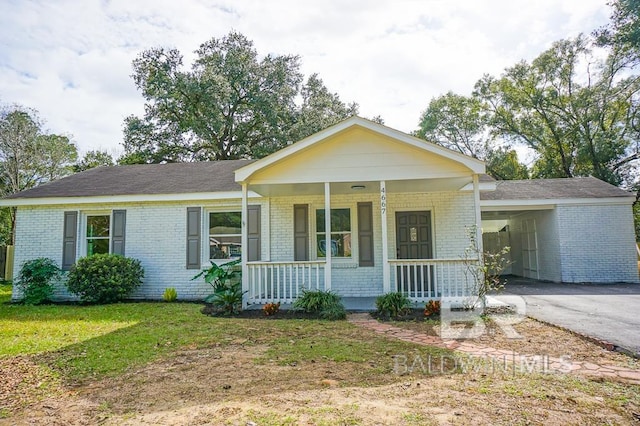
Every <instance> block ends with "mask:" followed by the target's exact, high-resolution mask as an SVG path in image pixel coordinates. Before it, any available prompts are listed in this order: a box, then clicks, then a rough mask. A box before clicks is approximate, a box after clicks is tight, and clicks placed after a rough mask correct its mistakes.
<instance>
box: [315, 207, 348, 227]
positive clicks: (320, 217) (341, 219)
mask: <svg viewBox="0 0 640 426" xmlns="http://www.w3.org/2000/svg"><path fill="white" fill-rule="evenodd" d="M331 230H332V231H336V232H349V231H351V210H350V209H331ZM316 232H325V229H324V210H316Z"/></svg>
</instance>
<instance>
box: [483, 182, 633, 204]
mask: <svg viewBox="0 0 640 426" xmlns="http://www.w3.org/2000/svg"><path fill="white" fill-rule="evenodd" d="M495 185H496V189H495V191H488V192H482V193H480V199H481V200H496V201H500V200H523V201H524V200H563V199H590V198H592V199H602V198H628V197H634V195H633V194H631V193H629V192H627V191H624V190H622V189H620V188H618V187H616V186H613V185H611V184H609V183H607V182H604V181H601V180H600V179H596V178H594V177H577V178H558V179H527V180H497V181H495Z"/></svg>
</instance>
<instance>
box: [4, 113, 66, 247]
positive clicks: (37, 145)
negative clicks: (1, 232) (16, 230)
mask: <svg viewBox="0 0 640 426" xmlns="http://www.w3.org/2000/svg"><path fill="white" fill-rule="evenodd" d="M43 127H44V125H43V122H42V121H41V119H40V118H39V116H38V113H37V112H36V111H34V110H29V109H26V108H23V107H20V106H13V107H4V108H2V110H0V195H1V196H6V195H10V194H14V193H16V192H19V191H23V190H25V189H29V188H33V187H34V186H37V185H40V184H42V183H45V182H49V181H52V180H55V179H59V178H61V177H63V176H66V175H68V174H71V173H72V171H73V169H72V167H73V163H74V162H75V161H76V160H77V155H78V154H77V150H76V147H75V145H74V144H73V143H71V142H70V141H69V138H68V137H66V136H60V135H55V134H49V133H46V132H45V131H44V129H43ZM3 216H5V217H6V216H7V215H3ZM8 217H9V218H10V222H11V226H10V229H12V230H13V224H14V222H15V214H14V211H13V210H10V211H9V214H8ZM12 234H13V233H11V235H12ZM12 238H13V237H12V236H11V237H8V240H9V241H6V242H7V243H12V241H13V240H12Z"/></svg>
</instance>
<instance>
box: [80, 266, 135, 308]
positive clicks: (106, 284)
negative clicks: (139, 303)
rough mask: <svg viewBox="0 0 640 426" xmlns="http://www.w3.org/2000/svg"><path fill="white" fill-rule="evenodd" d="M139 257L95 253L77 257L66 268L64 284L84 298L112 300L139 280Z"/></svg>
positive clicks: (103, 301)
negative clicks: (66, 276) (72, 263)
mask: <svg viewBox="0 0 640 426" xmlns="http://www.w3.org/2000/svg"><path fill="white" fill-rule="evenodd" d="M142 277H144V270H143V269H142V266H141V265H140V261H139V260H136V259H131V258H129V257H124V256H120V255H116V254H94V255H92V256H88V257H83V258H81V259H78V261H77V262H76V264H75V265H73V266H72V267H71V270H70V271H69V279H68V280H67V288H68V289H69V291H70V292H72V293H74V294H76V295H78V296H79V297H80V299H81V300H82V301H84V302H93V303H113V302H117V301H119V300H123V299H124V298H126V297H127V296H128V295H129V294H131V292H132V291H133V290H135V289H136V288H138V287H139V286H140V284H142Z"/></svg>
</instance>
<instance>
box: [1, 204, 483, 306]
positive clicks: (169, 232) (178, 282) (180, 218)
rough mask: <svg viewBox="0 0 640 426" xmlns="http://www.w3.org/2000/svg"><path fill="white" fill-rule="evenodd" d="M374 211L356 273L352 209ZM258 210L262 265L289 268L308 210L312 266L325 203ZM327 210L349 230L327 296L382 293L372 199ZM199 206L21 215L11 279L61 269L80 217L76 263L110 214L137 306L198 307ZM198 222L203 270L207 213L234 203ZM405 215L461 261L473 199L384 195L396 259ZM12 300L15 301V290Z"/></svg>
mask: <svg viewBox="0 0 640 426" xmlns="http://www.w3.org/2000/svg"><path fill="white" fill-rule="evenodd" d="M366 201H370V202H372V204H373V224H374V242H375V244H374V255H375V258H374V266H373V267H359V266H358V247H357V240H358V238H357V236H358V224H357V203H358V202H366ZM250 204H260V205H261V206H262V210H261V215H262V217H261V222H262V224H261V225H262V239H261V244H262V247H261V250H262V260H264V261H292V260H293V205H294V204H309V216H310V223H309V225H310V246H311V247H310V251H309V253H310V254H311V260H314V259H315V257H316V250H315V247H316V246H315V244H316V237H315V229H316V228H315V211H316V209H323V208H324V197H323V196H322V195H320V196H305V197H275V198H271V199H261V200H260V201H255V200H250ZM331 204H332V207H333V208H350V209H351V218H352V221H351V224H352V229H351V232H352V246H353V253H352V258H351V259H338V258H334V259H333V271H332V289H333V290H334V291H336V292H337V293H338V294H341V295H343V296H377V295H379V294H381V293H382V291H383V289H382V237H381V231H380V230H381V214H380V200H379V195H378V193H377V192H376V193H374V194H371V193H354V194H349V195H338V194H336V195H334V196H332V198H331ZM199 205H200V204H199V203H188V202H181V203H177V202H176V203H124V204H104V205H91V206H87V205H65V206H56V207H20V208H19V209H18V214H17V220H16V241H17V243H16V247H15V259H14V264H15V271H16V272H15V273H16V274H17V273H18V271H19V268H20V266H21V265H22V263H23V262H25V261H27V260H30V259H34V258H36V257H49V258H51V259H54V260H55V261H56V262H57V263H58V264H60V263H61V262H62V235H63V217H64V212H65V211H72V210H76V211H79V212H80V214H79V219H78V220H79V228H80V230H79V233H78V244H77V257H81V256H82V255H83V253H84V252H85V251H84V250H86V249H85V247H84V243H83V242H82V237H83V234H84V230H83V229H82V228H83V226H84V218H85V215H86V214H87V213H96V214H110V212H111V211H112V210H115V209H124V210H126V211H127V217H126V220H127V223H126V246H125V247H126V248H125V250H126V256H128V257H133V258H136V259H139V260H140V261H141V263H142V266H143V267H144V270H145V278H144V283H143V285H142V286H141V287H140V288H139V289H138V290H137V291H136V292H135V294H133V296H132V297H133V298H138V299H160V298H161V297H162V293H163V291H164V289H165V288H166V287H175V288H176V290H177V292H178V298H179V299H180V300H199V299H202V298H203V297H204V296H206V295H207V294H209V293H210V292H211V289H210V287H209V286H208V285H207V284H205V283H204V282H203V281H202V280H196V281H192V280H191V278H192V277H193V276H194V275H195V274H196V273H197V272H198V270H193V269H186V254H185V250H186V209H187V207H195V206H199ZM201 206H202V207H203V215H202V240H203V241H202V266H203V267H206V266H207V265H208V259H207V256H208V249H207V235H208V229H207V222H208V219H207V213H208V212H209V211H216V210H217V211H239V210H240V200H227V201H218V202H210V203H207V204H204V205H201ZM407 210H429V211H431V216H432V222H433V235H434V257H435V258H456V259H457V258H459V257H460V256H461V255H462V252H463V250H464V248H465V247H467V245H468V239H467V234H466V231H465V226H469V225H472V224H473V221H474V218H475V216H474V206H473V194H472V193H468V192H442V193H432V194H415V193H407V194H389V196H388V210H387V220H388V237H389V254H390V256H391V257H392V258H394V257H395V245H396V243H395V212H396V211H407ZM14 292H15V293H14V299H17V298H19V297H20V295H19V294H18V292H17V288H16V289H14ZM55 297H56V299H58V300H68V299H72V298H73V296H72V295H70V294H69V293H68V292H67V291H66V289H65V287H64V285H62V283H60V284H59V285H58V286H57V290H56V294H55Z"/></svg>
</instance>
